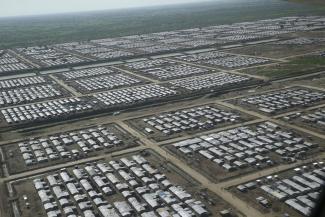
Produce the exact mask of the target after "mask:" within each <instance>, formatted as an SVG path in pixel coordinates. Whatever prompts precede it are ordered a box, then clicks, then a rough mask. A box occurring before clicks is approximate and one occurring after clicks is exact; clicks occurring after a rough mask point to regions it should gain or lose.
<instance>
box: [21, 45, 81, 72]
mask: <svg viewBox="0 0 325 217" xmlns="http://www.w3.org/2000/svg"><path fill="white" fill-rule="evenodd" d="M16 50H17V52H18V53H20V54H22V55H23V56H24V57H26V58H27V59H29V60H31V61H33V62H35V63H36V64H38V65H41V66H43V67H47V68H49V67H56V66H62V65H76V64H79V63H84V62H87V60H86V59H85V58H82V57H79V56H76V55H72V54H70V53H65V52H62V51H59V50H57V49H55V48H53V47H48V46H43V47H28V48H17V49H16Z"/></svg>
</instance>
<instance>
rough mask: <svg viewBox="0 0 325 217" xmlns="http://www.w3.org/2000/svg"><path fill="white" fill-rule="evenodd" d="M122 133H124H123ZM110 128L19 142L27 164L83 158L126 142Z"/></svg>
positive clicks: (72, 132) (98, 128)
mask: <svg viewBox="0 0 325 217" xmlns="http://www.w3.org/2000/svg"><path fill="white" fill-rule="evenodd" d="M121 135H122V133H121ZM121 135H119V136H117V135H116V134H115V133H114V132H113V131H112V130H111V129H110V128H107V127H102V126H100V127H96V128H88V129H82V130H79V131H71V132H65V133H59V134H53V135H49V136H46V137H41V138H33V139H30V140H28V141H23V142H20V143H18V147H19V150H20V153H21V156H22V158H23V160H24V162H25V164H26V166H31V165H35V164H41V163H45V162H48V161H56V160H60V159H71V158H81V157H83V156H85V155H87V154H89V153H92V152H95V151H101V150H103V149H113V148H115V147H119V146H122V145H124V142H123V141H122V140H121V139H120V138H119V137H122V136H121Z"/></svg>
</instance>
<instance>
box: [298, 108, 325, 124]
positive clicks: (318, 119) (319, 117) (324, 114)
mask: <svg viewBox="0 0 325 217" xmlns="http://www.w3.org/2000/svg"><path fill="white" fill-rule="evenodd" d="M300 118H301V119H302V120H303V121H305V122H309V123H315V124H317V125H319V126H321V127H325V109H320V110H318V111H314V112H313V113H309V114H305V115H302V116H301V117H300Z"/></svg>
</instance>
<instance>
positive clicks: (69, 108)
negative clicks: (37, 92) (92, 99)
mask: <svg viewBox="0 0 325 217" xmlns="http://www.w3.org/2000/svg"><path fill="white" fill-rule="evenodd" d="M91 110H93V105H92V104H90V103H88V102H87V101H85V100H84V99H81V98H78V97H74V98H66V99H57V100H52V101H48V102H42V103H35V104H29V105H22V106H16V107H12V108H5V109H1V114H2V115H3V117H4V119H5V121H6V123H8V124H20V123H33V122H37V121H50V120H53V119H64V118H65V117H67V116H72V115H76V114H78V113H81V112H85V111H91Z"/></svg>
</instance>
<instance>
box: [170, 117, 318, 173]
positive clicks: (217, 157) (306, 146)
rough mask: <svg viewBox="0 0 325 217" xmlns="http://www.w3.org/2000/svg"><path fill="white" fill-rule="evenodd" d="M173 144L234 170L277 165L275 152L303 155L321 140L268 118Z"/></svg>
mask: <svg viewBox="0 0 325 217" xmlns="http://www.w3.org/2000/svg"><path fill="white" fill-rule="evenodd" d="M172 147H174V148H176V150H177V153H179V154H181V155H183V156H192V155H196V156H199V157H200V158H203V159H207V160H209V161H211V162H212V163H213V164H214V165H216V166H219V167H222V168H223V169H224V170H226V171H234V170H238V169H240V168H246V167H249V166H254V167H263V166H268V165H273V164H274V162H276V159H275V160H273V158H271V157H270V156H272V155H274V154H275V155H278V156H279V157H282V158H283V159H288V158H300V157H301V156H304V155H306V152H307V151H308V150H310V149H313V148H315V147H317V144H314V143H311V142H309V141H307V140H306V139H304V138H302V137H301V136H300V135H298V134H294V133H292V132H289V131H284V130H282V129H280V127H279V126H277V125H276V124H274V123H271V122H264V123H261V124H258V125H257V126H256V127H255V126H245V127H237V128H233V129H230V130H225V131H221V132H218V133H212V134H209V135H204V136H200V137H193V138H191V139H186V140H183V141H181V142H177V143H175V144H172Z"/></svg>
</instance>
